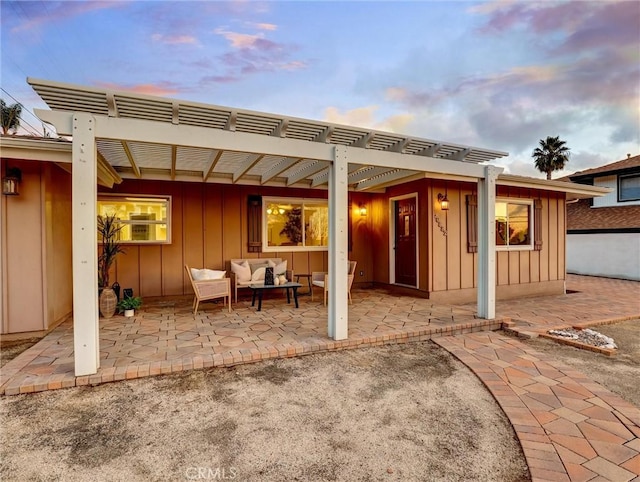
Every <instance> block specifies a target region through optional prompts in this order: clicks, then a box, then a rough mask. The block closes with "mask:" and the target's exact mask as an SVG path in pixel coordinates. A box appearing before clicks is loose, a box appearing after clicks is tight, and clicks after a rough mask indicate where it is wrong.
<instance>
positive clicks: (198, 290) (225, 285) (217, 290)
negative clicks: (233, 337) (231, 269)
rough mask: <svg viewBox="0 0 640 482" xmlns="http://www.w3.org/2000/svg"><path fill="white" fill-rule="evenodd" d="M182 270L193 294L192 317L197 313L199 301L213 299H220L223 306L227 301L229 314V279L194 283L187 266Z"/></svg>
mask: <svg viewBox="0 0 640 482" xmlns="http://www.w3.org/2000/svg"><path fill="white" fill-rule="evenodd" d="M184 268H185V269H186V270H187V274H188V275H189V280H190V281H191V286H192V287H193V292H194V294H195V297H194V298H193V314H194V315H195V314H196V313H197V312H198V305H199V304H200V302H201V301H207V300H213V299H215V298H222V299H223V300H224V304H225V305H226V304H227V301H228V302H229V313H231V279H229V278H221V279H207V280H201V281H196V280H194V279H193V275H192V274H191V269H190V268H189V266H187V265H185V266H184Z"/></svg>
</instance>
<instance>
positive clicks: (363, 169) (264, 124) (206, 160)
mask: <svg viewBox="0 0 640 482" xmlns="http://www.w3.org/2000/svg"><path fill="white" fill-rule="evenodd" d="M28 82H29V84H30V85H31V86H32V87H33V88H34V90H35V91H36V92H37V93H38V94H39V95H40V96H41V97H42V99H43V100H44V101H45V102H46V103H47V105H48V106H49V107H50V108H51V109H52V110H61V111H67V112H87V113H91V114H94V115H98V116H110V117H122V118H127V119H139V120H143V121H154V122H162V123H171V124H177V125H185V126H195V127H201V128H209V129H216V130H226V131H231V132H233V131H236V132H242V133H248V134H254V135H259V136H270V137H279V138H283V139H292V140H296V141H307V142H316V143H325V144H333V145H340V146H348V147H351V148H354V149H356V148H357V149H370V150H372V152H373V151H378V152H379V151H389V152H395V153H401V154H406V155H410V156H427V157H430V158H436V159H442V162H443V163H445V162H459V161H464V162H471V163H480V162H488V161H492V160H495V159H497V158H500V157H504V156H506V155H507V153H506V152H500V151H493V150H487V149H480V148H475V147H469V146H463V145H457V144H452V143H446V142H440V141H435V140H430V139H422V138H417V137H408V136H403V135H400V134H395V133H391V132H382V131H376V130H370V129H362V128H358V127H351V126H344V125H337V124H332V123H328V122H321V121H314V120H309V119H300V118H293V117H287V116H280V115H275V114H265V113H261V112H255V111H249V110H241V109H232V108H229V107H222V106H216V105H207V104H202V103H196V102H186V101H181V100H174V99H166V98H162V97H152V96H146V95H137V94H132V93H129V92H115V91H110V90H105V89H98V88H89V87H82V86H74V85H69V84H62V83H56V82H51V81H43V80H38V79H28ZM97 145H98V151H99V152H100V154H101V155H102V156H103V157H104V159H105V160H106V161H107V162H108V163H109V164H111V166H113V168H114V169H115V170H116V171H117V172H118V173H120V174H121V175H122V177H125V178H126V177H138V176H140V177H141V178H142V179H145V178H154V179H158V178H168V179H175V178H184V177H187V178H190V179H192V180H194V181H195V180H200V181H204V182H234V183H238V184H243V183H244V184H266V185H274V186H283V187H284V186H295V187H314V188H315V187H319V188H323V189H326V187H327V182H328V177H329V176H328V169H327V168H328V166H329V165H330V164H329V163H328V162H326V161H320V160H318V159H308V158H293V157H286V158H283V157H282V156H275V155H262V156H256V155H255V154H250V153H249V152H234V151H222V152H220V151H219V150H217V149H208V148H197V147H187V146H181V145H178V146H172V145H169V144H153V143H145V142H127V143H125V142H122V141H118V140H108V139H97ZM248 151H249V149H248ZM174 156H175V157H174ZM365 159H366V156H365ZM360 162H366V161H360ZM349 172H350V175H349V185H350V187H351V188H353V189H358V190H366V189H379V188H381V187H382V188H383V187H384V186H388V185H391V184H393V183H394V182H395V183H399V182H402V179H405V178H407V177H411V176H415V175H416V173H417V171H413V170H407V169H397V168H393V167H388V168H382V167H378V166H376V167H371V166H368V165H367V164H366V163H362V164H358V165H355V166H350V169H349Z"/></svg>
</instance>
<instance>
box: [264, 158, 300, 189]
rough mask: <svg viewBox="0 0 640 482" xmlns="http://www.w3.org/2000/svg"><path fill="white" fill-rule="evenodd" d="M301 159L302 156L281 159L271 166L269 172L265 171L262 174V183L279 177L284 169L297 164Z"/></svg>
mask: <svg viewBox="0 0 640 482" xmlns="http://www.w3.org/2000/svg"><path fill="white" fill-rule="evenodd" d="M301 160H302V158H299V157H295V158H288V159H281V160H280V161H279V162H278V163H277V164H274V165H273V167H271V168H270V169H269V170H268V171H267V172H265V173H264V174H263V175H262V177H261V179H260V184H266V183H267V182H269V181H271V179H273V178H274V177H278V176H279V175H280V174H282V173H283V172H284V171H286V170H287V169H289V168H290V167H291V166H293V165H295V164H297V163H298V162H300V161H301Z"/></svg>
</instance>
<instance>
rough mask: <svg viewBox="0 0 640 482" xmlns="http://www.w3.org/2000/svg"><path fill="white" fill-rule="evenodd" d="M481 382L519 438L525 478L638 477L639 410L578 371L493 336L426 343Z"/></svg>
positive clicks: (473, 335) (615, 481) (475, 335)
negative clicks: (454, 359) (457, 361)
mask: <svg viewBox="0 0 640 482" xmlns="http://www.w3.org/2000/svg"><path fill="white" fill-rule="evenodd" d="M434 342H435V343H437V344H438V345H440V346H441V347H443V348H445V349H446V350H448V351H449V352H451V353H452V354H453V355H455V356H456V357H457V358H458V359H460V360H461V361H462V362H463V363H465V364H466V365H467V366H468V367H469V368H470V369H471V370H473V372H474V373H475V374H476V375H477V376H478V377H479V378H480V380H482V382H483V383H484V384H485V385H486V386H487V388H488V389H489V391H490V392H491V393H492V394H493V396H494V397H495V399H496V400H497V402H498V403H499V404H500V406H501V407H502V409H503V411H504V412H505V414H506V415H507V417H509V420H510V422H511V424H512V425H513V428H514V430H515V432H516V434H517V436H518V439H519V440H520V444H521V445H522V449H523V451H524V455H525V458H526V460H527V464H528V465H529V470H530V472H531V477H532V480H534V481H556V480H566V481H588V480H592V479H593V480H608V481H611V482H618V481H628V480H633V479H635V478H636V477H639V476H640V438H639V437H640V410H639V409H638V408H637V407H635V406H633V405H632V404H630V403H628V402H626V401H625V400H623V399H622V398H620V397H619V396H617V395H615V394H613V393H611V392H610V391H609V390H607V389H606V388H604V387H603V386H601V385H600V384H598V383H595V382H593V381H592V380H591V379H590V378H588V377H586V376H585V375H583V374H582V373H580V372H579V371H577V370H575V369H572V368H570V367H569V366H567V365H565V364H563V363H560V362H557V361H555V360H553V359H551V358H550V357H549V356H547V355H544V354H541V353H538V352H536V351H535V350H532V349H530V348H528V347H527V346H526V345H524V344H523V343H521V342H520V341H518V340H516V339H513V338H510V337H508V336H505V335H503V334H500V333H470V334H463V335H456V336H449V337H442V338H438V339H435V340H434Z"/></svg>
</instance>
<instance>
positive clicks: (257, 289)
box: [249, 281, 302, 311]
mask: <svg viewBox="0 0 640 482" xmlns="http://www.w3.org/2000/svg"><path fill="white" fill-rule="evenodd" d="M301 286H302V285H301V284H300V283H294V282H293V281H289V282H288V283H285V284H282V285H277V286H276V285H263V284H260V285H249V288H251V291H253V296H252V298H251V306H255V305H256V293H257V294H258V311H262V294H263V293H264V292H265V290H277V289H285V290H287V303H291V295H290V293H289V290H293V300H294V301H295V303H296V308H298V288H300V287H301Z"/></svg>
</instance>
